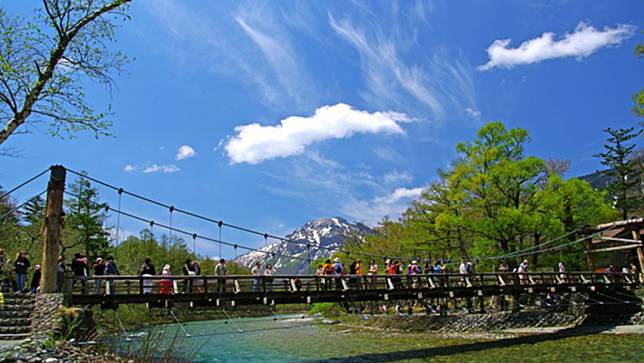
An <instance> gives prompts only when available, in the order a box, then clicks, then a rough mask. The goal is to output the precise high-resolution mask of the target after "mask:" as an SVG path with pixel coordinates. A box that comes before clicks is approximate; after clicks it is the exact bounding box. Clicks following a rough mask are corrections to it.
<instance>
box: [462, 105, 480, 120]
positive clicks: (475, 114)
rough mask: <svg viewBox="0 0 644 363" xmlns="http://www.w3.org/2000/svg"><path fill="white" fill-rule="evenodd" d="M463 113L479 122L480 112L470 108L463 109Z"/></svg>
mask: <svg viewBox="0 0 644 363" xmlns="http://www.w3.org/2000/svg"><path fill="white" fill-rule="evenodd" d="M465 113H466V114H467V115H468V116H470V117H471V118H473V119H475V120H480V119H481V111H479V110H475V109H473V108H471V107H467V108H465Z"/></svg>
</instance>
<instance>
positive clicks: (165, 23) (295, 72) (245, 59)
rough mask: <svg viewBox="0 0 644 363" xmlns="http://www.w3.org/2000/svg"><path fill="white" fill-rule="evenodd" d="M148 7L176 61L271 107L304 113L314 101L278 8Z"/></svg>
mask: <svg viewBox="0 0 644 363" xmlns="http://www.w3.org/2000/svg"><path fill="white" fill-rule="evenodd" d="M147 4H148V6H147V7H146V9H147V10H148V12H149V13H150V14H151V15H152V16H153V17H154V18H156V19H157V20H158V23H159V25H160V27H161V29H165V30H166V31H167V33H168V34H169V35H170V36H171V38H170V39H171V41H172V42H169V43H166V44H163V47H165V48H168V49H167V50H168V52H169V53H170V54H171V55H172V56H173V57H175V59H176V60H177V61H179V62H184V61H185V59H190V60H191V65H192V66H194V65H195V64H201V65H202V67H200V68H203V69H205V70H208V71H214V72H216V73H217V74H218V75H223V76H225V77H228V78H230V79H232V80H233V81H235V82H237V83H238V84H240V85H242V86H244V87H246V88H247V89H248V90H250V91H251V92H256V94H257V95H259V100H260V101H261V102H263V103H265V104H268V105H271V106H277V107H279V108H287V107H288V108H290V109H293V107H298V109H306V108H309V107H311V106H312V104H313V103H314V102H315V101H316V100H317V95H318V94H319V92H317V90H316V88H315V83H314V82H313V80H312V78H311V75H310V74H309V72H308V70H307V68H306V67H305V66H304V65H303V62H302V59H301V57H300V56H299V55H298V54H297V52H296V50H295V48H294V47H293V45H292V44H294V42H293V40H292V36H293V34H292V33H291V32H290V29H289V28H288V25H287V24H285V22H284V19H283V18H284V16H283V15H282V14H281V13H280V12H279V11H278V9H277V8H279V6H277V7H271V6H261V5H260V4H252V6H250V5H249V6H244V5H242V6H240V7H239V8H238V9H237V10H236V11H232V14H231V12H230V11H222V8H221V7H208V5H199V6H198V7H197V6H190V5H188V4H186V3H185V2H177V1H171V0H156V1H154V2H148V3H147ZM274 8H275V9H274ZM208 10H210V11H208ZM231 18H232V19H233V22H232V23H231ZM235 25H237V27H236V26H235ZM190 68H192V67H190Z"/></svg>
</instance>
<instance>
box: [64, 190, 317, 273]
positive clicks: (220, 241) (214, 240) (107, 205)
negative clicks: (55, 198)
mask: <svg viewBox="0 0 644 363" xmlns="http://www.w3.org/2000/svg"><path fill="white" fill-rule="evenodd" d="M65 194H67V195H70V196H72V197H76V195H75V194H74V193H71V192H68V191H65ZM90 203H92V204H94V205H98V206H101V207H104V208H105V209H106V210H107V211H109V210H113V211H116V213H119V214H122V215H123V216H126V217H128V218H132V219H136V220H138V221H141V222H145V223H148V224H150V227H151V228H152V227H154V226H158V227H160V228H163V229H167V230H172V231H174V232H177V233H181V234H183V235H186V236H193V235H194V234H195V233H192V232H188V231H186V230H183V229H179V228H176V227H172V226H168V225H165V224H162V223H159V222H155V221H154V220H149V219H146V218H143V217H140V216H137V215H134V214H131V213H128V212H125V211H123V210H121V211H118V210H115V209H112V208H111V207H110V205H109V204H107V203H105V204H99V203H96V202H93V201H90ZM197 238H201V239H203V240H206V241H209V242H214V243H220V244H223V245H226V246H230V247H234V248H235V251H237V247H239V248H241V249H244V250H247V251H254V252H261V253H264V254H269V253H270V252H268V251H262V250H261V249H258V248H254V247H249V246H245V245H240V244H236V243H232V242H227V241H222V240H218V239H216V238H211V237H207V236H201V235H197ZM272 254H276V255H279V256H281V257H286V258H291V259H297V260H302V261H305V259H304V258H302V257H299V256H292V255H287V254H283V253H272Z"/></svg>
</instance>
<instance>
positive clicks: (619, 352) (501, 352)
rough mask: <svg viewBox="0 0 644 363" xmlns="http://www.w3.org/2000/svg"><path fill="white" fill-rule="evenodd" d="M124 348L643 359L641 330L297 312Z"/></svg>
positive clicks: (187, 357)
mask: <svg viewBox="0 0 644 363" xmlns="http://www.w3.org/2000/svg"><path fill="white" fill-rule="evenodd" d="M119 339H120V341H119V343H118V350H120V352H121V353H127V352H128V351H137V352H139V353H141V352H143V353H144V354H154V355H156V356H157V357H162V356H164V355H172V356H173V357H175V358H176V359H177V360H180V361H186V362H326V361H333V362H384V361H395V362H426V361H437V362H513V363H514V362H644V336H642V335H609V334H601V333H592V334H591V333H584V334H579V335H577V336H572V337H559V336H554V335H546V334H543V335H529V336H525V335H524V336H510V337H506V338H503V339H500V340H499V339H490V338H489V337H488V338H486V337H485V336H470V337H469V338H463V337H445V336H439V335H433V334H420V333H392V332H383V331H379V330H367V329H348V328H346V327H343V326H337V325H334V326H328V325H320V324H316V323H315V322H314V321H313V320H312V319H310V318H308V317H305V318H302V316H301V315H288V316H279V317H275V318H271V317H269V318H243V319H231V320H227V321H224V320H213V321H200V322H191V323H185V324H183V327H181V326H179V325H177V324H174V325H165V326H160V327H155V328H153V329H151V330H149V331H146V332H139V333H135V334H132V338H131V341H130V342H127V341H125V340H124V339H123V337H122V336H121V337H120V338H119Z"/></svg>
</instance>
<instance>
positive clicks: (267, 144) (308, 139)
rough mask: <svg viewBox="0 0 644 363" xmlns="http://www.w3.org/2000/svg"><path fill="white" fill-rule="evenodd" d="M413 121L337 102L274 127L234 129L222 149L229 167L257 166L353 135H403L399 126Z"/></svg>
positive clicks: (258, 125) (292, 117)
mask: <svg viewBox="0 0 644 363" xmlns="http://www.w3.org/2000/svg"><path fill="white" fill-rule="evenodd" d="M409 121H412V120H411V119H410V118H409V117H408V116H407V115H405V114H403V113H398V112H373V113H369V112H367V111H360V110H356V109H354V108H352V107H351V106H349V105H346V104H342V103H339V104H337V105H333V106H323V107H320V108H318V109H317V110H315V113H314V114H313V115H312V116H308V117H301V116H290V117H288V118H286V119H283V120H281V121H280V123H279V124H278V125H275V126H262V125H260V124H257V123H252V124H248V125H242V126H237V127H236V128H235V132H236V135H235V136H233V137H232V138H231V139H230V140H229V141H228V143H227V144H226V146H225V150H226V153H227V155H228V157H229V158H230V162H231V163H232V164H238V163H249V164H258V163H261V162H263V161H266V160H269V159H274V158H285V157H288V156H292V155H299V154H302V153H303V152H304V151H305V150H306V147H307V146H309V145H311V144H314V143H317V142H321V141H324V140H328V139H342V138H347V137H351V136H352V135H353V134H356V133H371V134H378V133H384V134H404V131H403V129H402V127H400V123H403V122H409Z"/></svg>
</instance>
